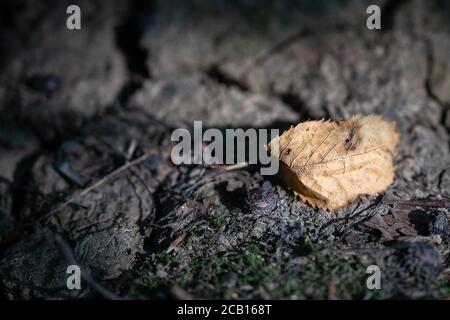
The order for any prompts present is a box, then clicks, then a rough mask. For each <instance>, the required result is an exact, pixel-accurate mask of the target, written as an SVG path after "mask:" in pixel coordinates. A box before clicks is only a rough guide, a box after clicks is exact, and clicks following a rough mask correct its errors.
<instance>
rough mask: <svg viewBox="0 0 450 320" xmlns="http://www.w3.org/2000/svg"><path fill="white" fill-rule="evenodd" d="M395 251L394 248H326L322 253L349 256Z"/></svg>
mask: <svg viewBox="0 0 450 320" xmlns="http://www.w3.org/2000/svg"><path fill="white" fill-rule="evenodd" d="M389 251H394V249H392V248H342V249H339V248H337V249H336V248H335V249H330V248H325V249H323V250H322V251H321V253H324V254H327V253H348V254H370V253H376V252H389Z"/></svg>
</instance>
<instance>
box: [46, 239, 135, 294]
mask: <svg viewBox="0 0 450 320" xmlns="http://www.w3.org/2000/svg"><path fill="white" fill-rule="evenodd" d="M53 237H54V239H55V241H56V243H57V244H58V246H59V247H60V249H61V252H62V253H63V254H64V256H65V257H66V259H67V261H68V262H69V263H70V264H73V265H77V266H80V265H79V264H78V262H77V260H76V259H75V256H74V254H73V251H72V249H71V248H70V246H69V244H68V243H67V242H66V241H65V240H64V239H63V238H62V237H61V236H60V235H59V234H56V233H55V234H54V235H53ZM80 269H81V271H82V272H81V278H83V280H84V281H86V283H87V284H88V285H89V286H90V287H91V288H92V289H94V290H95V291H97V292H98V293H99V294H100V295H102V296H103V297H104V298H106V299H109V300H126V299H125V298H122V297H120V296H118V295H116V294H115V293H113V292H111V291H109V290H108V289H106V288H105V287H104V286H102V285H101V284H100V283H98V282H97V281H95V280H94V279H92V278H91V276H90V275H89V273H88V272H86V271H85V270H83V268H81V267H80Z"/></svg>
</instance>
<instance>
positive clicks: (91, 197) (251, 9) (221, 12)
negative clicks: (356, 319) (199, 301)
mask: <svg viewBox="0 0 450 320" xmlns="http://www.w3.org/2000/svg"><path fill="white" fill-rule="evenodd" d="M75 2H76V3H78V4H79V5H80V7H81V8H82V17H83V18H82V29H81V30H78V31H69V30H67V29H66V27H65V19H66V13H65V9H66V8H65V5H64V2H45V3H44V2H36V1H31V0H19V1H2V3H1V4H0V15H1V18H0V58H1V59H0V296H1V297H3V298H9V299H31V298H45V299H63V298H111V297H128V298H136V299H148V298H152V299H153V298H157V299H160V298H175V299H183V298H227V299H228V298H229V299H240V298H262V299H271V298H276V299H279V298H283V299H388V298H409V299H415V298H440V299H444V298H449V297H450V259H449V258H450V256H449V249H448V244H449V220H448V219H449V215H450V213H449V205H448V203H449V202H448V201H447V202H445V199H448V198H450V149H449V148H450V56H449V55H448V51H449V48H450V27H449V25H448V19H449V17H450V6H449V4H448V3H447V2H445V1H435V2H431V1H429V2H425V1H419V0H417V1H411V0H404V1H393V0H385V1H375V2H376V3H378V4H379V5H380V7H381V8H382V29H381V30H368V29H367V28H366V18H367V14H366V8H367V6H368V5H369V4H373V2H374V1H356V0H354V1H353V0H351V1H340V0H332V1H307V0H299V1H284V0H275V1H271V2H260V1H234V2H231V1H225V0H213V1H181V0H180V1H170V2H168V1H162V0H161V1H159V0H154V1H148V2H147V1H140V0H135V1H114V3H113V4H112V3H111V4H110V3H109V2H108V3H106V2H101V1H98V2H94V1H75ZM169 3H170V4H169ZM354 114H363V115H369V114H380V115H382V116H383V117H385V118H386V119H389V120H393V121H395V123H396V125H397V128H398V130H399V132H400V134H401V141H400V144H399V155H398V157H397V159H396V167H397V170H396V178H395V182H394V184H393V185H392V186H391V187H390V188H389V189H388V190H387V191H386V193H384V194H380V195H375V196H372V197H362V198H361V199H360V200H359V201H357V202H356V203H353V204H351V205H350V206H348V207H346V208H344V209H342V210H340V211H339V212H337V213H329V212H326V211H323V210H320V209H312V208H310V207H309V206H308V205H306V204H304V203H302V202H301V201H299V200H298V199H296V198H295V197H294V196H293V194H292V192H291V191H290V190H288V189H287V188H286V186H285V185H284V183H283V182H282V181H281V180H280V178H279V177H278V176H262V175H260V173H259V168H258V166H250V167H247V168H242V169H238V170H225V169H224V167H220V166H219V167H214V166H212V167H208V166H201V165H191V166H175V165H174V164H172V162H171V161H170V153H171V149H172V147H173V143H172V142H171V141H170V136H171V133H172V131H173V130H174V129H176V128H188V129H191V128H192V125H193V121H194V120H202V121H203V125H204V127H205V128H207V127H213V128H219V129H221V130H223V129H226V128H244V129H245V128H276V129H280V130H282V131H283V130H285V129H287V128H289V127H290V126H291V125H295V124H297V123H298V122H299V121H304V120H308V119H320V118H329V119H333V120H339V119H342V118H348V117H350V116H352V115H354ZM380 134H382V132H380ZM61 239H63V240H62V241H61ZM74 261H75V262H76V264H78V265H79V266H81V268H82V273H83V274H85V275H87V276H85V277H84V278H83V280H82V289H81V290H68V289H67V287H66V280H67V277H68V274H67V273H66V269H67V266H68V265H70V264H74ZM370 265H377V266H379V268H380V270H381V289H380V290H369V289H368V288H367V286H366V280H367V277H368V276H369V275H368V274H367V273H366V270H367V267H368V266H370ZM96 284H100V285H101V286H103V287H104V288H105V289H106V291H107V292H108V293H107V294H105V291H101V290H98V286H96ZM96 288H97V289H96Z"/></svg>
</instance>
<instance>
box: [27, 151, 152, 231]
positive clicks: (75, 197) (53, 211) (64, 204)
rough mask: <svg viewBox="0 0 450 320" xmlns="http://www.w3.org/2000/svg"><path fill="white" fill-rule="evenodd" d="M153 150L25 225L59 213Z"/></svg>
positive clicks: (145, 157) (141, 160) (146, 156)
mask: <svg viewBox="0 0 450 320" xmlns="http://www.w3.org/2000/svg"><path fill="white" fill-rule="evenodd" d="M153 152H154V150H151V151H147V152H146V153H144V154H143V155H142V156H140V157H138V158H136V159H134V160H132V161H130V162H127V163H125V164H124V165H122V166H121V167H119V168H117V169H116V170H114V171H113V172H111V173H109V174H107V175H106V176H104V177H103V178H101V179H100V180H98V181H97V182H95V183H94V184H92V185H90V186H89V187H87V188H85V189H83V190H81V191H80V192H78V193H77V194H76V195H74V196H72V197H70V198H69V199H67V200H66V201H65V202H63V203H62V204H60V205H59V206H57V207H56V208H55V209H53V210H51V211H50V212H48V213H47V214H45V215H43V216H41V217H39V218H36V219H35V220H32V221H30V222H28V223H25V224H24V226H28V225H31V224H33V223H35V222H37V221H40V220H42V219H45V218H48V217H51V216H53V215H54V214H56V213H58V212H59V211H60V210H62V209H64V208H65V207H67V206H68V205H69V204H71V203H73V202H74V201H75V200H76V199H77V198H78V197H83V196H85V195H87V194H88V193H90V192H91V191H93V190H95V189H96V188H98V187H100V186H101V185H103V184H105V183H106V182H108V181H109V180H111V179H112V178H114V177H116V176H117V175H119V174H120V173H122V172H124V171H125V170H127V169H129V168H131V167H133V166H135V165H138V164H139V163H141V162H143V161H145V160H146V159H147V158H148V157H149V156H150V155H151V154H152V153H153Z"/></svg>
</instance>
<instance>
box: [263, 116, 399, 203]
mask: <svg viewBox="0 0 450 320" xmlns="http://www.w3.org/2000/svg"><path fill="white" fill-rule="evenodd" d="M398 140H399V134H398V133H397V132H396V130H395V125H394V123H392V122H388V121H385V120H383V119H382V118H381V117H380V116H367V117H362V116H355V117H353V118H352V119H350V120H343V121H339V122H333V121H325V120H320V121H307V122H303V123H300V124H298V125H297V126H296V127H295V128H294V127H291V128H290V129H289V130H288V131H286V132H284V133H283V134H282V135H281V136H279V137H276V138H274V139H273V140H272V141H271V142H270V143H269V145H268V148H269V150H270V152H271V153H272V154H273V155H274V156H277V157H278V158H279V159H280V161H281V166H280V169H281V173H282V176H283V179H284V180H285V182H286V183H287V185H288V186H289V187H290V188H291V189H293V191H294V193H295V194H296V195H299V196H300V198H301V199H302V200H303V201H305V202H307V203H308V204H310V205H311V206H313V207H315V208H316V207H319V208H322V209H327V210H337V209H339V208H342V207H344V206H345V205H347V204H348V203H350V202H352V201H354V200H356V199H357V198H358V196H360V195H362V194H368V195H372V194H376V193H379V192H382V191H384V190H386V188H387V187H388V186H389V185H390V184H391V183H392V182H393V180H394V169H395V168H394V164H393V160H394V157H395V155H396V147H397V143H398Z"/></svg>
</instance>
